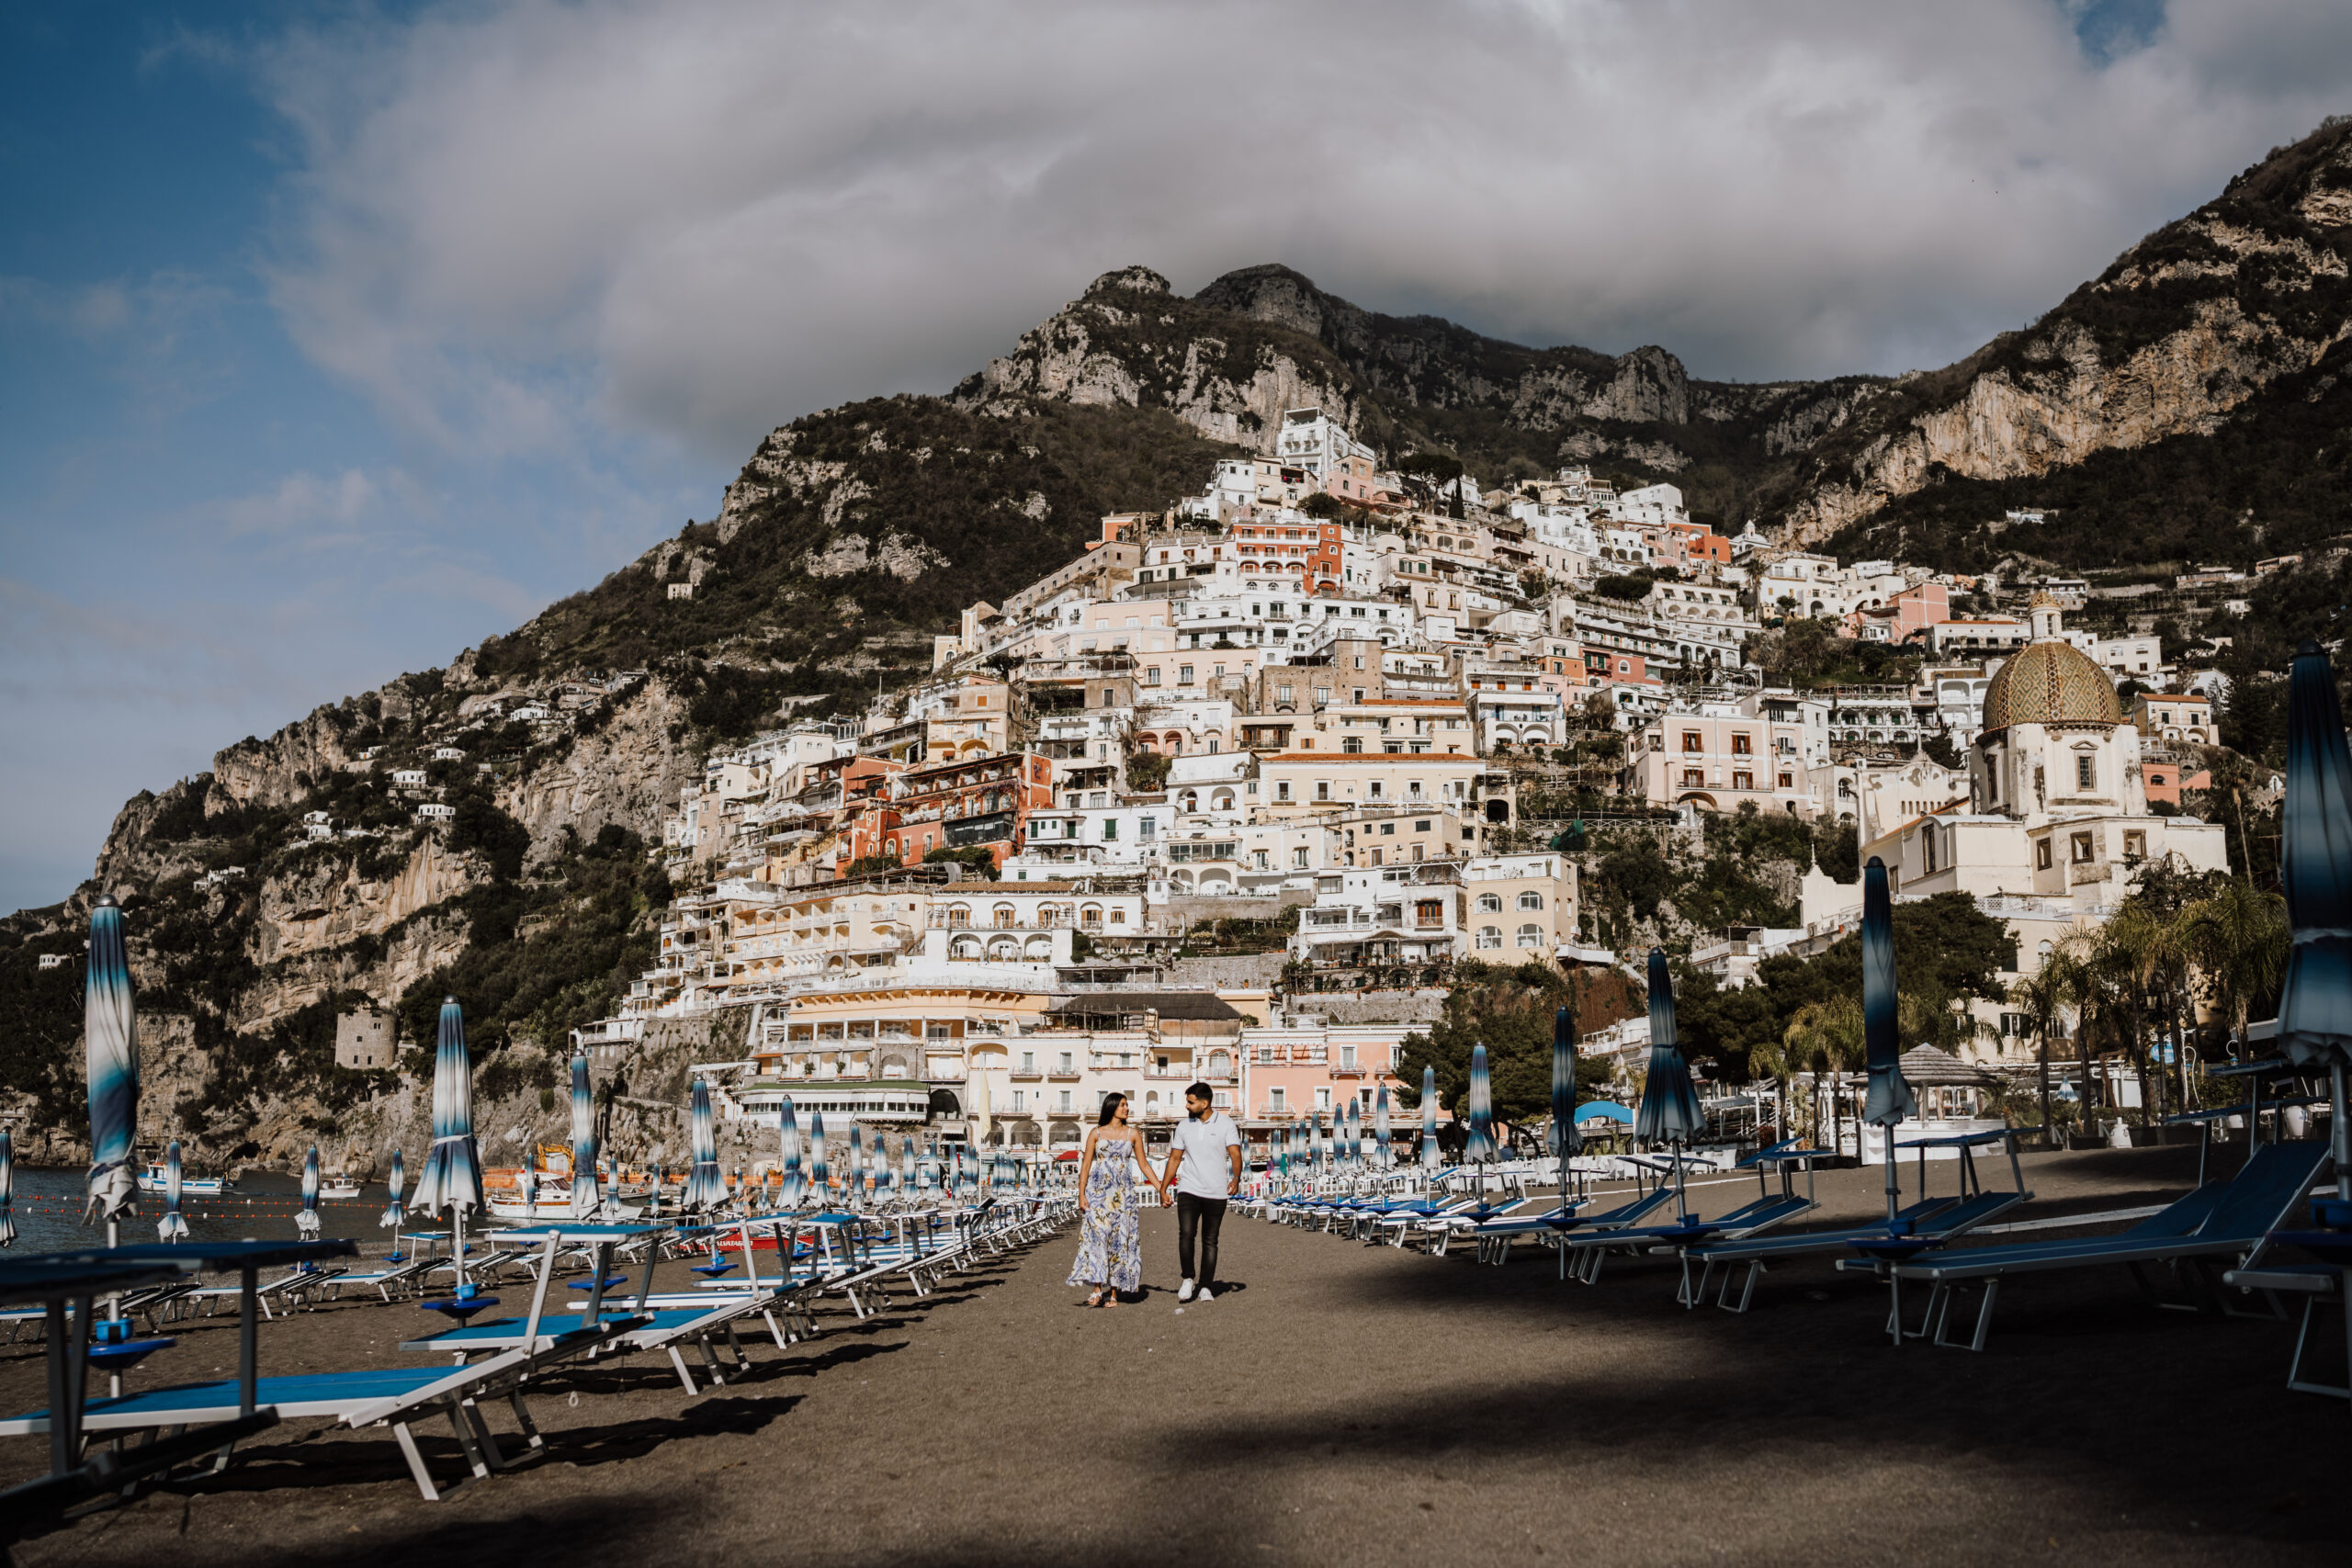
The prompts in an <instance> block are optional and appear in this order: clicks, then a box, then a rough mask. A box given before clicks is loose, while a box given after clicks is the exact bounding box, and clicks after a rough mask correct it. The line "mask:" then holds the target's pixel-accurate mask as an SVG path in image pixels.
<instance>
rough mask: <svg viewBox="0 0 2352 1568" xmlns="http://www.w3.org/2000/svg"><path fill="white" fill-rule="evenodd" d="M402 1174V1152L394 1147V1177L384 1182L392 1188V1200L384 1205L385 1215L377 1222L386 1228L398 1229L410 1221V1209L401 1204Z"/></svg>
mask: <svg viewBox="0 0 2352 1568" xmlns="http://www.w3.org/2000/svg"><path fill="white" fill-rule="evenodd" d="M402 1174H403V1173H402V1172H401V1152H400V1150H398V1149H394V1150H393V1151H392V1178H391V1179H390V1181H388V1182H386V1183H385V1184H384V1185H385V1186H387V1187H388V1188H390V1190H391V1194H392V1201H390V1202H389V1203H387V1204H385V1205H384V1217H383V1218H382V1219H380V1220H379V1221H378V1222H377V1224H379V1225H382V1226H383V1227H384V1228H385V1229H386V1230H398V1229H399V1228H400V1227H401V1225H403V1224H407V1223H408V1210H407V1209H405V1208H403V1207H402V1206H401V1178H402Z"/></svg>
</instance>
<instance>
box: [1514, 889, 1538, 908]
mask: <svg viewBox="0 0 2352 1568" xmlns="http://www.w3.org/2000/svg"><path fill="white" fill-rule="evenodd" d="M1519 907H1520V908H1522V909H1540V908H1543V907H1544V895H1542V894H1541V893H1535V892H1528V893H1522V894H1521V895H1520V896H1519Z"/></svg>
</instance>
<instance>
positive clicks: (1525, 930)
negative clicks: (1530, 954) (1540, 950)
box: [1519, 926, 1544, 947]
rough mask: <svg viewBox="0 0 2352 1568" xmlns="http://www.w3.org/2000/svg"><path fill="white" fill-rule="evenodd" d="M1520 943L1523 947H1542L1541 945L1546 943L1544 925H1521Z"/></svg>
mask: <svg viewBox="0 0 2352 1568" xmlns="http://www.w3.org/2000/svg"><path fill="white" fill-rule="evenodd" d="M1519 945H1520V946H1521V947H1541V946H1543V945H1544V928H1543V927H1542V926H1521V927H1520V928H1519Z"/></svg>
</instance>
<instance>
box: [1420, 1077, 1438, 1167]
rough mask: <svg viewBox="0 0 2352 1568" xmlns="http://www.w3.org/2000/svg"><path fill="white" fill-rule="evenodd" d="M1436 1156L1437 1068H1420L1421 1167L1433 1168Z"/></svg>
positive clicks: (1436, 1160) (1436, 1162) (1435, 1163)
mask: <svg viewBox="0 0 2352 1568" xmlns="http://www.w3.org/2000/svg"><path fill="white" fill-rule="evenodd" d="M1437 1166H1438V1157H1437V1069H1436V1068H1435V1067H1423V1068H1422V1069H1421V1168H1422V1169H1423V1170H1435V1169H1436V1168H1437Z"/></svg>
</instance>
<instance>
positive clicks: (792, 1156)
mask: <svg viewBox="0 0 2352 1568" xmlns="http://www.w3.org/2000/svg"><path fill="white" fill-rule="evenodd" d="M775 1123H776V1134H777V1137H778V1138H779V1140H780V1141H781V1145H782V1156H781V1157H782V1159H783V1161H784V1184H783V1186H782V1187H781V1188H780V1189H779V1190H777V1192H776V1202H777V1204H778V1205H779V1206H780V1207H783V1208H786V1209H797V1208H798V1207H799V1206H800V1200H801V1197H802V1196H803V1195H804V1194H805V1193H806V1192H807V1190H808V1184H809V1179H808V1178H807V1177H806V1176H805V1175H803V1174H802V1173H801V1169H800V1122H799V1121H798V1119H797V1117H795V1115H794V1114H793V1110H792V1096H790V1095H788V1094H787V1095H786V1096H784V1097H783V1098H782V1099H780V1100H777V1101H776V1106H775Z"/></svg>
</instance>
